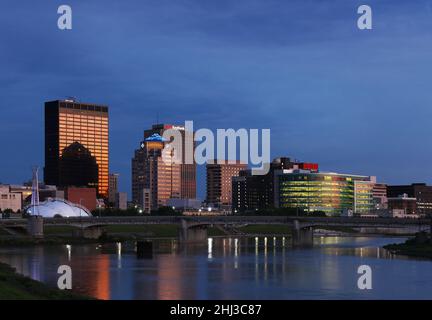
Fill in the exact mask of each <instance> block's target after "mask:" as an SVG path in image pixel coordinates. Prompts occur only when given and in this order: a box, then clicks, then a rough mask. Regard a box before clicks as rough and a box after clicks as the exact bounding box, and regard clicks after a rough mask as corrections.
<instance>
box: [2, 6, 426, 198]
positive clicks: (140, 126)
mask: <svg viewBox="0 0 432 320" xmlns="http://www.w3.org/2000/svg"><path fill="white" fill-rule="evenodd" d="M62 4H68V5H70V6H71V7H72V12H73V29H72V30H66V31H61V30H59V29H58V28H57V19H58V17H59V15H58V14H57V8H58V6H60V5H62ZM361 4H368V5H370V6H371V7H372V10H373V29H372V30H359V29H358V28H357V18H358V17H359V15H358V14H357V8H358V6H360V5H361ZM431 8H432V3H431V1H387V0H380V1H369V0H368V1H349V0H340V1H318V0H314V1H312V0H298V1H297V0H296V1H286V0H278V1H275V0H235V1H234V0H229V1H227V0H175V1H174V0H170V1H168V0H127V1H109V0H104V1H102V0H91V1H82V0H80V1H71V0H64V1H63V0H62V1H49V0H44V1H30V0H26V1H23V0H3V1H1V3H0V39H1V42H0V48H1V50H0V136H1V138H2V139H1V144H2V147H1V153H0V182H2V183H22V182H24V181H26V180H29V179H30V178H31V167H32V166H33V165H39V166H40V167H41V168H42V167H43V165H44V123H43V116H44V114H43V106H44V102H45V101H49V100H56V99H64V98H66V97H68V96H73V97H76V98H77V99H78V100H79V101H82V102H90V103H99V104H105V105H108V106H109V107H110V171H111V172H118V173H120V175H121V178H120V179H121V186H120V187H121V191H126V192H128V194H129V197H130V189H131V187H130V175H131V164H130V163H131V158H132V156H133V152H134V150H135V149H136V148H138V146H139V142H140V141H141V139H142V136H143V130H144V129H145V128H148V127H150V126H151V125H152V124H153V123H155V122H156V119H157V116H158V117H159V122H163V123H175V124H182V123H184V121H185V120H193V121H194V122H195V128H210V129H216V128H234V129H239V128H246V129H249V128H258V129H264V128H270V129H271V154H272V157H276V156H291V157H294V158H296V159H299V160H302V161H310V162H318V163H319V164H320V168H321V170H323V171H336V172H342V173H353V174H364V175H376V176H377V177H378V180H379V181H381V182H386V183H390V184H405V183H412V182H427V183H432V177H431V169H430V165H431V158H432V142H431V139H430V132H431V125H430V122H431V120H432V90H431V79H432V10H431ZM41 178H42V175H41ZM204 192H205V181H204V170H203V168H200V169H199V181H198V195H199V196H200V197H201V198H203V196H204Z"/></svg>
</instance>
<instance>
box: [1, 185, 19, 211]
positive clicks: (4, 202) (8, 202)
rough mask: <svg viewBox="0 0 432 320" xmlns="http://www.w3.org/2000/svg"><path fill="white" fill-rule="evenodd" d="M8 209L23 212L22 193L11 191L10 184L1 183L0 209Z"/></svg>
mask: <svg viewBox="0 0 432 320" xmlns="http://www.w3.org/2000/svg"><path fill="white" fill-rule="evenodd" d="M7 209H9V210H12V211H13V212H21V210H22V199H21V193H18V192H11V188H10V186H8V185H0V210H1V211H5V210H7Z"/></svg>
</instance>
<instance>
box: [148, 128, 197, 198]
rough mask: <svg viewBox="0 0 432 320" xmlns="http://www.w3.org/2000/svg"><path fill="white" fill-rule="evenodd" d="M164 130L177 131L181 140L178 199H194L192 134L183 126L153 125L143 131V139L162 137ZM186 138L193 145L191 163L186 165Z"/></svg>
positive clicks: (194, 172)
mask: <svg viewBox="0 0 432 320" xmlns="http://www.w3.org/2000/svg"><path fill="white" fill-rule="evenodd" d="M166 130H177V131H178V132H179V133H180V135H181V138H182V145H181V148H182V161H181V164H180V198H181V199H195V198H196V163H195V160H194V157H193V155H194V152H195V143H194V142H193V139H194V132H189V131H187V130H186V128H185V127H184V126H181V125H173V124H155V125H153V126H152V127H151V128H150V129H148V130H144V139H147V138H148V137H150V136H152V135H153V134H158V135H160V136H163V134H164V132H165V131H166ZM186 138H189V139H191V141H192V143H193V150H190V152H192V155H190V156H191V159H192V162H193V163H186V162H187V161H186V153H187V152H188V150H187V148H186V143H185V141H186Z"/></svg>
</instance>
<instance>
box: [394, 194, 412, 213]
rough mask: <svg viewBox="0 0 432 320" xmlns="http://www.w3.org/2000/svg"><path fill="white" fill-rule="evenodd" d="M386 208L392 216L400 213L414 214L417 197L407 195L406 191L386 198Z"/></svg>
mask: <svg viewBox="0 0 432 320" xmlns="http://www.w3.org/2000/svg"><path fill="white" fill-rule="evenodd" d="M388 208H389V210H390V212H392V213H393V216H394V215H395V214H396V215H398V216H400V215H405V216H406V215H414V214H416V212H417V199H416V198H414V197H409V196H408V195H407V194H406V193H404V194H401V195H399V196H398V197H390V198H388Z"/></svg>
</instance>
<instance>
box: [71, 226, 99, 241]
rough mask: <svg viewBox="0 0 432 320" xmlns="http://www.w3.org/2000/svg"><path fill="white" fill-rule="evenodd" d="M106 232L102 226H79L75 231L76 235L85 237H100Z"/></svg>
mask: <svg viewBox="0 0 432 320" xmlns="http://www.w3.org/2000/svg"><path fill="white" fill-rule="evenodd" d="M103 234H104V229H103V228H102V227H100V226H91V227H87V228H79V229H75V230H74V231H73V235H74V237H77V238H84V239H99V238H100V237H101V236H102V235H103Z"/></svg>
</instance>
